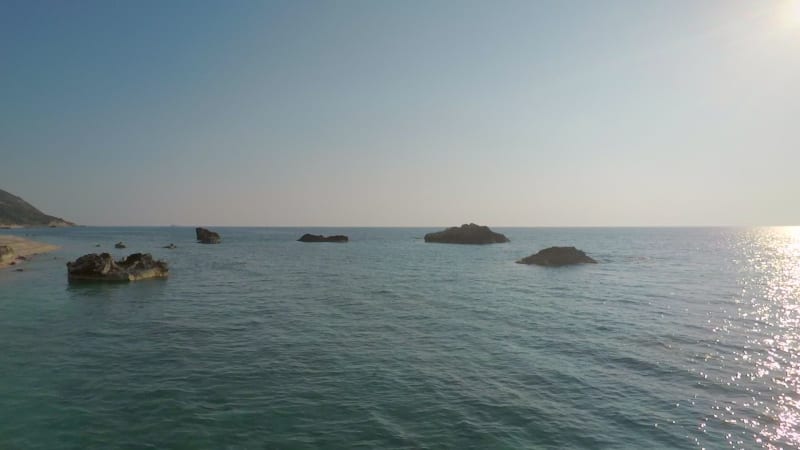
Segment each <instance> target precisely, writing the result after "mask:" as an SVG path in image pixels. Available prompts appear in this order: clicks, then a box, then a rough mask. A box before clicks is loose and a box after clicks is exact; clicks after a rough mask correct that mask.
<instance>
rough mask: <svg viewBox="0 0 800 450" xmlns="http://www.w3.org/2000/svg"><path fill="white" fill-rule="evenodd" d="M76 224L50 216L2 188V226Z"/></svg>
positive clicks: (0, 216) (0, 220) (0, 205)
mask: <svg viewBox="0 0 800 450" xmlns="http://www.w3.org/2000/svg"><path fill="white" fill-rule="evenodd" d="M73 225H75V224H74V223H72V222H67V221H66V220H64V219H61V218H59V217H53V216H48V215H47V214H45V213H43V212H41V211H39V210H38V209H36V208H35V207H34V206H33V205H31V204H30V203H28V202H26V201H25V200H23V199H21V198H19V197H17V196H16V195H14V194H11V193H8V192H6V191H4V190H2V189H0V226H23V227H27V226H56V227H68V226H73Z"/></svg>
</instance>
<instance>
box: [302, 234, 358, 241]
mask: <svg viewBox="0 0 800 450" xmlns="http://www.w3.org/2000/svg"><path fill="white" fill-rule="evenodd" d="M349 240H350V239H348V237H347V236H344V235H341V234H337V235H334V236H323V235H321V234H308V233H306V234H304V235H303V236H302V237H301V238H300V239H298V241H300V242H347V241H349Z"/></svg>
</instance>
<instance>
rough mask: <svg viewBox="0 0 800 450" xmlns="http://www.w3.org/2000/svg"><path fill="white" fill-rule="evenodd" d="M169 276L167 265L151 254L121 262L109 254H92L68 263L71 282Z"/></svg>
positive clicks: (143, 254)
mask: <svg viewBox="0 0 800 450" xmlns="http://www.w3.org/2000/svg"><path fill="white" fill-rule="evenodd" d="M168 275H169V267H168V266H167V263H166V262H164V261H157V260H154V259H153V257H152V256H151V255H150V254H149V253H134V254H132V255H130V256H128V257H127V258H125V259H120V260H119V261H114V259H113V258H112V257H111V255H110V254H108V253H101V254H97V253H90V254H88V255H83V256H81V257H80V258H78V259H76V260H75V261H71V262H68V263H67V276H68V278H69V281H139V280H146V279H148V278H166V277H167V276H168Z"/></svg>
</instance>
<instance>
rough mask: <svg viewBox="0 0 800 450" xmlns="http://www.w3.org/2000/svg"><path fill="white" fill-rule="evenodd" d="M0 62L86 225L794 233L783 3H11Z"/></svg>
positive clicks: (4, 158)
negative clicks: (756, 229) (759, 229)
mask: <svg viewBox="0 0 800 450" xmlns="http://www.w3.org/2000/svg"><path fill="white" fill-rule="evenodd" d="M0 61H3V70H0V98H3V102H2V103H1V104H0V179H2V182H0V183H1V184H0V189H4V190H7V191H9V192H11V193H13V194H15V195H18V196H20V197H22V198H23V199H25V200H27V201H28V202H30V203H31V204H33V205H34V206H36V207H37V208H39V209H41V210H42V211H43V212H45V213H47V214H51V215H54V216H58V217H63V218H64V219H66V220H70V221H73V222H76V223H79V224H82V225H89V226H93V225H96V226H102V225H112V226H113V225H139V226H168V225H171V224H180V225H181V226H194V225H207V226H212V227H213V226H323V227H324V226H327V227H337V226H338V227H345V226H366V227H370V226H398V227H407V226H413V227H444V226H454V225H460V224H462V223H467V222H475V223H480V224H485V225H489V226H493V227H549V226H571V227H572V226H574V227H595V226H600V227H617V226H631V227H640V226H668V227H671V226H757V225H764V226H788V225H800V209H798V208H797V207H796V206H795V205H796V198H797V196H798V195H799V194H800V176H798V175H797V168H798V167H800V133H798V131H797V129H796V127H797V125H796V118H797V117H800V89H798V88H797V83H798V80H800V1H797V0H774V1H765V2H752V1H745V0H707V1H699V2H698V1H689V0H683V1H666V0H658V1H656V0H654V1H647V2H640V1H628V0H616V1H607V2H579V1H574V2H552V1H542V2H516V1H506V2H499V3H497V2H471V1H458V2H455V1H443V2H417V1H412V2H393V3H389V2H361V1H351V2H339V3H334V2H319V3H315V2H294V1H278V2H256V1H252V2H251V1H242V2H236V3H221V2H200V1H198V2H181V1H175V2H169V3H159V2H149V1H146V2H135V3H134V2H128V3H124V2H99V1H97V2H94V1H88V2H81V3H64V2H16V1H4V2H0ZM420 223H423V224H434V225H419V224H420ZM298 224H299V225H298Z"/></svg>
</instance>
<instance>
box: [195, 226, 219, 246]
mask: <svg viewBox="0 0 800 450" xmlns="http://www.w3.org/2000/svg"><path fill="white" fill-rule="evenodd" d="M194 232H195V234H196V235H197V241H198V242H200V243H201V244H219V242H220V240H221V239H220V237H219V233H217V232H214V231H211V230H207V229H205V228H201V227H197V228H195V229H194Z"/></svg>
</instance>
